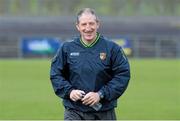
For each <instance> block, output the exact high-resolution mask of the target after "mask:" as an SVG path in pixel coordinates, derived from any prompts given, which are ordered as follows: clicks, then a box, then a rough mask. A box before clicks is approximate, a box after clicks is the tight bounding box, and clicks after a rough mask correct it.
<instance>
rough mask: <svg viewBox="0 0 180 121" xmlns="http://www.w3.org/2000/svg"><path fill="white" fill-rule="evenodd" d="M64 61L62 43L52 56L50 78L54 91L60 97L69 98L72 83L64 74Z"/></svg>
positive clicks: (66, 71)
mask: <svg viewBox="0 0 180 121" xmlns="http://www.w3.org/2000/svg"><path fill="white" fill-rule="evenodd" d="M66 61H67V59H66V54H65V52H64V51H63V45H62V46H61V47H60V49H59V50H58V52H57V53H56V55H55V57H54V58H53V60H52V62H51V69H50V80H51V83H52V86H53V89H54V92H55V94H56V95H57V96H59V97H61V98H69V93H70V92H71V91H72V85H71V84H70V83H69V81H68V80H67V78H66V76H65V75H66V74H68V70H67V67H66Z"/></svg>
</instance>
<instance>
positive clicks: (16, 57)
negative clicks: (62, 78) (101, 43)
mask: <svg viewBox="0 0 180 121" xmlns="http://www.w3.org/2000/svg"><path fill="white" fill-rule="evenodd" d="M84 7H90V8H93V9H95V11H96V12H97V15H98V16H99V18H100V21H101V27H100V29H99V32H100V33H101V34H103V35H104V36H106V37H108V38H109V39H111V40H112V41H115V42H117V43H118V44H119V45H120V46H122V48H123V49H124V52H125V54H126V55H127V56H128V58H129V61H130V65H131V75H132V78H131V81H130V84H129V87H128V89H127V91H126V93H125V94H124V95H123V96H122V97H121V98H120V100H119V102H118V103H119V106H118V108H117V110H116V111H117V117H118V119H157V120H159V119H163V120H164V119H180V116H179V113H180V76H179V73H180V59H179V58H180V0H0V119H2V120H4V119H9V120H11V119H29V120H31V119H37V120H38V119H63V106H62V104H61V99H60V101H59V98H58V97H56V96H55V95H54V92H53V89H52V87H51V83H50V81H49V69H50V63H51V59H52V57H53V56H54V55H55V53H56V51H57V49H58V48H59V46H60V45H61V44H62V43H63V42H65V41H69V40H71V39H72V38H74V37H76V36H77V35H78V34H79V33H78V32H77V30H76V28H75V21H76V14H77V12H78V11H79V10H80V9H82V8H84Z"/></svg>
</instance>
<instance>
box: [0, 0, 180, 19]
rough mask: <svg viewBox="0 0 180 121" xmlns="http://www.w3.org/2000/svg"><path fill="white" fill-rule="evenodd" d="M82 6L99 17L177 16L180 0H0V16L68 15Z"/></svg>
mask: <svg viewBox="0 0 180 121" xmlns="http://www.w3.org/2000/svg"><path fill="white" fill-rule="evenodd" d="M84 7H91V8H93V9H95V10H96V11H97V13H98V14H99V15H102V16H179V15H180V0H0V16H17V15H19V16H71V15H75V14H76V12H77V11H78V10H79V9H81V8H84Z"/></svg>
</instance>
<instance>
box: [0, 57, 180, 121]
mask: <svg viewBox="0 0 180 121" xmlns="http://www.w3.org/2000/svg"><path fill="white" fill-rule="evenodd" d="M130 64H131V80H130V83H129V86H128V89H127V91H126V92H125V94H124V95H123V96H122V97H121V98H120V100H119V101H118V108H116V112H117V118H118V119H137V120H138V119H156V120H160V119H162V120H165V119H169V120H170V119H180V115H179V113H180V60H173V59H169V60H165V59H164V60H163V59H143V60H140V59H139V60H137V59H132V60H130ZM49 68H50V60H0V119H1V120H5V119H10V120H12V119H19V120H20V119H22V120H23V119H24V120H28V119H29V120H33V119H34V120H35V119H36V120H38V119H63V110H64V108H63V106H62V103H61V100H60V99H59V98H58V97H57V96H55V94H54V92H53V89H52V86H51V83H50V80H49Z"/></svg>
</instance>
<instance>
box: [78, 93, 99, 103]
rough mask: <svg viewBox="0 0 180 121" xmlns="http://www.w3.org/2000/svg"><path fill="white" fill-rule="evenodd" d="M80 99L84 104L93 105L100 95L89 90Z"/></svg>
mask: <svg viewBox="0 0 180 121" xmlns="http://www.w3.org/2000/svg"><path fill="white" fill-rule="evenodd" d="M81 101H82V103H83V104H84V105H89V106H93V105H94V104H96V103H98V102H99V101H100V97H99V94H98V93H97V92H89V93H87V94H86V95H85V96H84V98H82V99H81Z"/></svg>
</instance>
